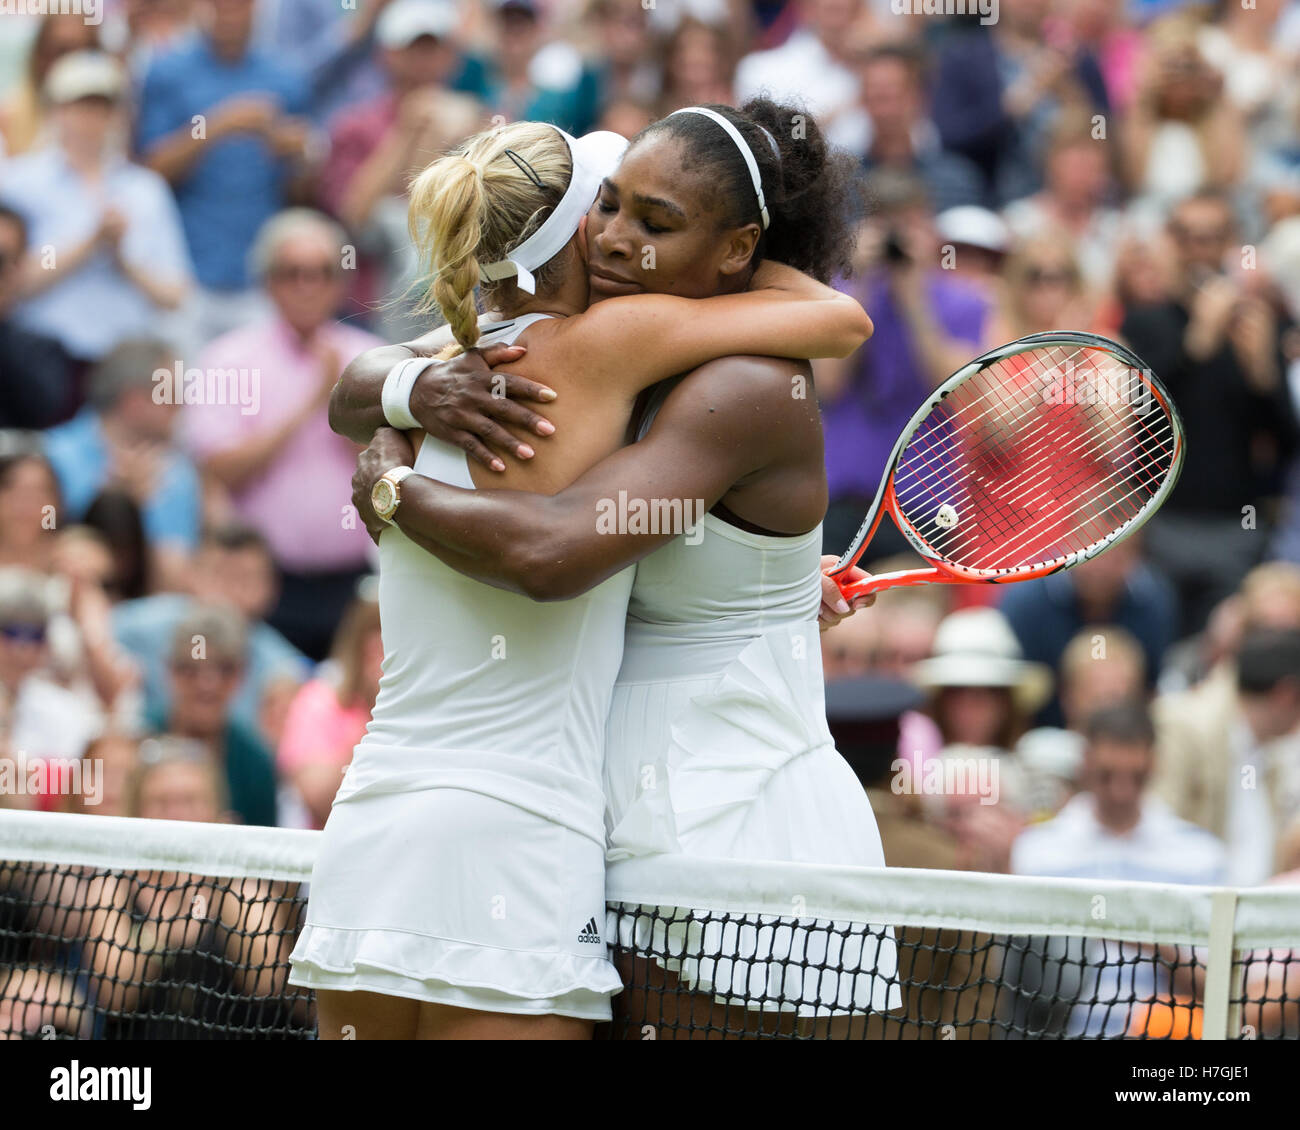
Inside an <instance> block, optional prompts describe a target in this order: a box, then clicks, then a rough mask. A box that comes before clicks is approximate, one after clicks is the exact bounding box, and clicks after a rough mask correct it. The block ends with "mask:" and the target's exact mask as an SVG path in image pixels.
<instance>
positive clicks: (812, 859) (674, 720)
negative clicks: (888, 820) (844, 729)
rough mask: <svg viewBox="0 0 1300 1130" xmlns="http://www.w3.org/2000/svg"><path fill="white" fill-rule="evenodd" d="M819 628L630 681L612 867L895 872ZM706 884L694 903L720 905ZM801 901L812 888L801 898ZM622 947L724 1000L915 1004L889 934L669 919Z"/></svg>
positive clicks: (615, 733) (616, 707)
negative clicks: (832, 695) (888, 865)
mask: <svg viewBox="0 0 1300 1130" xmlns="http://www.w3.org/2000/svg"><path fill="white" fill-rule="evenodd" d="M817 647H818V640H817V629H816V626H815V625H812V624H809V625H802V624H801V625H791V626H786V627H782V628H779V629H775V630H773V631H770V632H768V633H766V634H765V635H763V636H760V637H758V638H757V639H754V640H753V641H752V642H750V643H748V644H747V645H745V646H744V647H743V649H742V650H741V651H740V653H739V654H738V655H737V656H736V658H735V659H734V660H733V661H732V662H731V664H730V665H729V666H728V667H727V668H726V670H725V671H724V672H723V673H722V674H721V676H716V675H715V676H711V677H709V678H706V679H698V678H696V679H692V678H685V679H672V680H661V681H645V682H620V683H619V685H618V686H617V687H616V688H615V692H614V701H613V706H612V709H611V715H610V723H609V729H608V733H607V741H606V766H605V773H606V780H605V797H606V812H605V821H606V829H607V833H608V837H609V849H608V858H609V860H610V862H615V861H618V860H622V859H630V858H637V857H645V856H653V855H655V854H660V853H663V854H666V855H690V856H701V857H707V858H714V859H743V860H754V861H762V860H786V861H792V862H803V863H828V864H847V865H851V866H859V867H884V866H885V855H884V850H883V848H882V846H881V842H880V832H879V831H878V829H877V827H876V820H875V816H874V815H873V813H872V811H871V803H870V801H868V799H867V796H866V793H865V792H864V791H863V788H862V785H861V783H860V782H859V781H858V779H857V777H856V776H855V775H854V773H853V770H852V769H850V768H849V765H848V763H847V762H846V761H845V760H844V759H843V758H842V757H841V756H840V755H839V753H838V752H836V750H835V747H834V744H833V742H832V740H831V737H830V732H829V730H828V728H827V726H826V719H825V705H824V693H823V689H822V683H821V678H822V676H821V667H820V655H819V652H818V651H817V650H816V649H817ZM709 894H710V892H709V891H707V890H701V891H700V892H699V897H698V899H694V900H693V901H692V907H691V909H695V910H703V911H707V910H708V909H709ZM790 898H791V908H792V910H797V908H798V892H797V891H791V892H790ZM646 910H647V913H646V914H644V915H635V916H633V915H630V914H628V913H619V914H616V915H615V914H612V915H611V922H612V923H613V922H617V931H618V943H619V945H620V946H622V947H624V948H629V949H632V950H634V951H637V952H642V953H650V954H654V955H656V960H658V961H659V963H660V964H661V965H664V966H665V967H666V968H669V969H671V970H672V971H674V972H676V973H678V974H679V976H680V977H681V978H682V979H683V980H684V981H685V983H686V984H687V986H688V987H690V988H692V989H698V990H700V991H704V992H711V993H712V994H713V995H714V997H715V999H717V1000H718V1001H720V1002H723V1003H729V1004H739V1003H745V1004H747V1005H749V1006H750V1007H755V1008H762V1009H772V1010H776V1009H779V1010H785V1011H797V1012H798V1013H800V1014H801V1015H816V1016H828V1015H835V1014H838V1013H843V1012H865V1011H870V1010H878V1011H879V1010H889V1009H892V1008H896V1007H898V1006H899V1005H900V1004H901V992H900V989H899V986H898V982H897V975H896V974H897V950H896V946H895V942H894V935H893V932H892V930H891V929H889V928H888V927H883V928H882V927H875V926H868V925H867V924H864V923H841V922H830V921H820V920H803V919H799V918H798V917H796V916H791V917H790V918H780V919H772V918H762V919H759V918H757V917H754V918H752V919H737V918H736V916H734V915H732V916H729V919H728V921H726V922H722V921H707V920H706V921H704V922H702V923H701V922H690V923H666V922H665V921H664V918H663V916H662V915H651V914H650V913H649V908H646Z"/></svg>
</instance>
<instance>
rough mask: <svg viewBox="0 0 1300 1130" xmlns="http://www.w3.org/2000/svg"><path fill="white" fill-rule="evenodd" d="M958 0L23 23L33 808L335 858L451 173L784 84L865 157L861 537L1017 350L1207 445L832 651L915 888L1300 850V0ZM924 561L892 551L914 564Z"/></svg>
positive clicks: (26, 792)
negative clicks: (1030, 340)
mask: <svg viewBox="0 0 1300 1130" xmlns="http://www.w3.org/2000/svg"><path fill="white" fill-rule="evenodd" d="M74 7H75V8H76V10H77V11H81V8H80V7H79V6H74ZM933 7H937V8H938V9H942V8H943V5H937V6H933ZM949 7H950V8H957V9H960V8H962V7H963V5H949ZM913 9H916V11H915V12H913V11H912V10H913ZM921 9H922V5H920V4H919V3H918V4H902V3H898V2H891V0H644V2H643V0H461V2H458V3H454V4H453V3H452V2H451V0H358V2H357V3H356V4H355V5H340V4H339V3H337V2H336V0H116V2H114V0H103V4H102V7H99V6H97V7H96V8H95V9H94V10H95V11H96V12H97V13H98V16H99V18H93V19H92V18H89V17H88V16H87V15H85V14H62V15H60V14H55V15H48V16H23V15H11V14H5V15H0V734H2V735H3V739H2V740H3V743H4V752H5V756H6V759H7V763H9V764H11V765H13V764H18V765H19V766H20V767H24V768H22V772H21V773H20V774H19V775H18V776H17V777H12V776H11V778H10V779H11V780H21V781H23V782H27V781H28V777H30V782H29V783H30V787H27V785H26V784H24V785H22V786H21V787H20V786H17V785H16V786H15V787H12V788H9V789H6V790H4V791H3V794H2V795H0V805H8V806H20V807H22V806H26V807H41V808H58V809H65V810H74V811H88V812H95V813H100V814H106V815H135V816H146V817H161V818H180V819H198V820H233V821H241V822H244V823H249V824H279V825H282V826H290V827H309V828H310V827H314V828H319V827H321V826H322V825H323V823H324V820H325V818H326V815H327V814H328V811H329V806H330V802H331V800H332V798H333V795H334V791H335V789H336V788H337V786H338V783H339V780H340V776H341V772H342V770H343V769H344V768H345V767H346V765H347V763H348V761H349V759H350V756H351V749H352V747H353V745H354V744H355V742H356V741H357V739H358V738H359V737H360V735H361V734H362V732H363V731H364V728H365V726H366V723H367V720H368V717H369V712H370V709H371V706H372V704H373V702H374V700H375V696H376V693H377V683H378V679H379V672H380V662H381V659H382V645H381V642H380V636H379V622H378V613H377V608H376V603H375V590H374V578H373V576H372V574H371V569H372V561H373V558H372V555H371V546H370V543H369V541H368V539H367V537H366V533H365V531H364V529H363V528H362V527H361V525H360V523H359V522H358V521H357V520H356V517H355V515H354V514H352V513H351V510H350V507H349V505H348V503H349V498H350V486H349V480H350V477H351V473H352V469H353V464H354V459H355V454H356V449H355V447H353V446H352V445H351V444H349V443H348V442H347V441H345V440H343V439H341V438H340V437H338V436H336V435H334V434H333V433H332V432H331V431H330V429H329V426H328V422H327V419H326V404H327V399H328V394H329V392H330V389H331V388H332V386H333V384H334V383H335V381H336V380H337V378H338V376H339V374H340V372H341V370H342V368H343V366H344V365H345V364H346V363H347V362H348V361H349V360H351V359H352V358H353V357H355V356H356V355H357V354H358V353H360V352H362V351H364V350H365V349H368V348H370V347H371V346H374V345H377V344H379V343H381V342H390V341H398V340H405V339H407V338H409V337H411V336H414V335H415V334H416V333H417V332H422V331H423V330H424V329H426V328H428V327H427V326H426V325H423V324H422V323H421V322H420V321H419V320H418V319H416V318H415V317H414V316H413V313H412V311H413V308H414V306H415V304H416V302H417V300H418V298H419V295H418V294H417V293H415V287H416V284H417V283H418V277H417V273H416V272H417V264H416V262H415V257H414V253H413V251H412V249H411V246H410V241H409V239H408V237H407V233H406V202H405V191H406V185H407V183H408V181H409V179H410V177H411V175H412V174H413V173H414V172H415V171H417V170H419V169H421V168H422V167H424V166H425V165H426V164H427V163H428V162H429V161H430V160H432V159H434V158H436V157H437V156H438V155H439V154H441V153H444V152H446V151H447V149H448V148H449V147H451V146H453V145H454V144H455V143H457V142H458V141H459V140H460V139H462V138H463V137H465V136H466V135H467V134H470V133H472V132H474V131H476V130H478V129H481V128H485V127H487V126H489V125H490V124H491V123H492V122H493V121H506V120H517V119H523V118H533V119H541V120H546V121H550V122H553V123H555V124H557V125H560V126H562V127H563V128H565V129H567V130H569V131H571V132H573V133H581V132H583V131H586V130H589V129H592V128H604V129H613V130H617V131H619V132H621V133H624V134H626V135H628V136H631V135H633V134H635V133H636V132H637V131H638V130H639V129H641V128H642V127H643V126H645V125H646V124H648V123H649V122H651V121H652V120H654V119H655V118H657V117H659V116H661V115H663V114H665V113H667V112H669V111H671V110H673V109H675V108H678V107H681V106H684V105H691V104H697V103H702V102H722V103H731V104H740V103H741V102H743V101H744V100H745V99H746V98H748V97H750V96H752V95H754V94H757V93H758V92H760V91H764V92H769V93H772V94H774V95H778V96H780V97H781V98H783V99H786V100H792V101H795V102H798V103H801V104H803V105H805V106H806V107H807V109H808V110H809V112H811V113H812V114H814V115H816V117H817V118H818V120H819V121H820V122H821V124H822V125H823V126H824V127H825V129H826V131H827V133H828V135H829V137H830V138H831V139H832V140H833V142H834V143H835V144H836V145H838V146H841V147H843V148H845V149H847V150H849V151H850V152H852V153H853V154H854V155H855V156H856V157H857V158H858V159H859V160H860V164H861V183H862V188H863V194H862V196H863V210H862V215H861V217H860V239H859V242H858V253H857V264H856V269H855V271H854V273H853V275H852V277H849V278H846V279H844V280H842V281H841V282H840V284H839V285H840V286H841V287H842V288H843V289H845V290H846V291H847V292H849V293H851V294H853V295H855V296H856V297H857V298H859V300H860V301H861V302H862V304H863V305H864V306H865V308H866V309H867V311H868V312H869V313H870V315H871V317H872V318H873V320H874V322H875V327H876V330H875V335H874V337H873V338H872V339H871V340H870V341H869V342H868V343H867V344H866V345H865V346H864V347H863V348H862V349H861V350H859V352H858V353H857V354H855V355H854V356H852V357H850V358H848V359H847V360H845V361H837V362H825V363H822V362H819V363H818V364H817V373H816V375H817V389H818V395H819V398H820V400H821V404H822V412H823V418H824V421H825V429H826V452H827V455H826V458H827V470H828V477H829V485H830V496H831V501H830V509H829V512H828V514H827V518H826V523H825V539H826V551H827V552H829V553H838V552H839V551H840V550H842V549H843V547H844V546H845V545H847V544H848V542H849V541H850V539H851V537H852V534H853V532H854V531H855V530H856V528H857V526H858V523H859V522H860V521H861V518H862V515H863V513H864V512H865V510H866V508H867V505H868V503H869V501H870V498H871V496H872V495H873V494H874V492H875V489H876V485H877V482H878V480H879V477H880V474H881V471H882V469H883V467H884V463H885V460H886V458H887V455H888V453H889V450H890V448H891V447H892V445H893V442H894V440H895V438H896V436H897V434H898V433H899V431H900V429H901V427H902V426H903V424H904V423H905V422H906V421H907V419H908V417H909V416H910V415H911V413H912V412H913V410H914V409H915V407H916V406H917V405H918V404H919V403H920V402H921V400H922V399H923V397H924V395H925V394H926V393H927V392H928V391H929V390H930V389H932V388H934V387H935V386H936V385H937V384H938V383H940V382H941V381H942V380H943V379H944V378H945V377H946V376H947V375H948V374H949V373H951V372H952V371H954V370H956V369H957V368H959V367H960V366H961V365H963V364H964V363H965V362H966V361H967V360H969V359H970V358H971V357H973V356H974V355H976V354H977V353H979V352H980V351H982V350H983V349H985V348H988V347H990V346H992V345H994V344H998V343H1001V342H1003V341H1007V340H1010V339H1012V338H1014V337H1018V336H1021V335H1024V334H1029V333H1033V332H1037V331H1042V330H1049V329H1058V328H1070V329H1081V330H1091V331H1094V332H1099V333H1103V334H1106V335H1109V336H1113V337H1116V338H1119V339H1121V340H1123V341H1125V342H1126V343H1128V344H1129V345H1130V346H1131V347H1132V348H1133V349H1134V350H1135V351H1136V352H1137V354H1138V355H1139V356H1141V357H1142V358H1143V359H1144V360H1145V361H1146V362H1147V363H1148V364H1149V365H1150V366H1151V368H1152V369H1153V370H1154V371H1155V372H1156V373H1157V374H1158V375H1159V377H1160V378H1161V379H1162V380H1163V382H1164V383H1165V384H1166V386H1167V387H1168V388H1169V390H1170V392H1171V393H1172V395H1173V397H1174V399H1175V400H1176V401H1177V403H1178V405H1179V407H1180V409H1181V412H1182V415H1183V419H1184V423H1185V426H1186V431H1187V441H1188V449H1189V452H1190V454H1189V458H1188V461H1187V464H1186V469H1185V470H1184V472H1183V475H1182V480H1181V482H1180V484H1179V486H1178V487H1177V489H1176V490H1175V492H1174V494H1173V495H1172V497H1171V498H1170V500H1169V502H1168V504H1167V505H1166V506H1165V508H1164V510H1163V511H1162V512H1161V514H1160V515H1159V516H1158V517H1157V518H1156V519H1155V520H1154V521H1152V522H1151V523H1150V524H1149V525H1148V526H1147V527H1146V528H1145V529H1144V530H1143V531H1142V533H1141V534H1140V535H1139V536H1138V537H1134V538H1132V539H1130V540H1128V541H1127V542H1125V543H1123V544H1122V545H1121V546H1120V547H1119V548H1117V549H1115V550H1114V551H1112V552H1110V553H1108V554H1107V555H1105V556H1103V557H1101V558H1099V559H1097V560H1096V561H1093V562H1091V563H1089V564H1087V565H1085V566H1083V567H1081V568H1078V569H1076V570H1073V571H1070V572H1067V573H1064V574H1061V575H1059V576H1055V577H1051V578H1048V579H1046V580H1041V581H1034V582H1030V583H1026V584H1023V585H1018V586H1012V587H1008V588H1005V589H1003V588H1000V587H989V588H978V589H976V588H963V589H958V588H939V587H935V588H930V589H906V590H899V591H896V592H894V593H890V594H888V595H886V596H884V597H882V598H881V599H880V601H879V602H878V604H877V605H876V607H875V608H873V609H871V610H870V611H869V612H864V613H860V614H858V615H856V616H854V617H852V618H851V619H849V620H847V621H845V622H844V623H842V624H840V625H838V626H837V627H835V628H834V629H832V630H831V631H828V632H827V633H825V635H824V636H823V658H824V662H825V668H826V674H827V679H828V684H829V689H828V703H829V704H830V714H831V721H832V725H833V727H834V728H836V729H837V737H838V738H839V739H840V743H841V747H842V748H843V749H845V751H846V753H847V754H849V755H850V759H851V760H852V761H853V763H854V765H855V768H857V769H858V772H859V775H860V776H861V777H862V779H863V782H864V784H865V785H866V786H867V787H868V789H869V790H870V792H871V795H872V798H873V802H874V805H875V808H876V811H877V814H878V817H879V819H880V823H881V828H882V834H883V836H884V840H885V851H886V856H887V858H888V861H889V863H890V864H891V865H896V866H928V867H943V868H959V869H960V868H973V869H981V870H990V871H1013V872H1019V873H1024V874H1043V875H1076V876H1081V875H1086V876H1098V877H1115V878H1139V879H1156V880H1159V881H1165V882H1191V883H1211V882H1227V881H1231V882H1235V883H1241V884H1256V883H1261V882H1265V881H1267V880H1270V879H1271V878H1273V877H1277V876H1281V877H1283V879H1285V878H1286V873H1287V872H1295V871H1297V869H1300V738H1298V737H1297V736H1296V735H1297V731H1298V730H1300V443H1298V442H1297V441H1298V440H1300V328H1298V327H1297V322H1300V3H1296V2H1291V3H1283V2H1282V0H1251V2H1250V3H1248V4H1247V3H1238V2H1224V3H1219V4H1211V3H1206V4H1193V3H1186V2H1180V0H1000V3H997V4H993V5H991V6H986V9H987V10H986V11H985V14H984V15H983V16H981V15H980V14H979V13H978V12H974V13H972V14H970V15H964V14H956V15H943V14H923V13H922V11H921ZM85 10H86V11H87V12H88V11H90V8H89V7H87V8H86V9H85ZM900 12H902V13H903V14H900ZM906 550H907V547H906V543H905V542H903V541H902V540H901V538H893V537H892V536H891V534H890V532H889V530H887V529H886V530H885V531H884V532H882V534H881V535H880V537H879V538H878V540H877V543H876V544H875V545H874V546H873V552H875V554H876V556H877V557H879V558H883V559H884V560H877V561H874V562H870V563H869V565H870V567H871V568H872V569H873V571H880V570H882V569H888V568H905V567H907V566H908V564H909V561H908V559H907V558H906V556H905V555H906ZM900 555H902V556H900ZM81 758H89V759H91V761H92V762H93V763H94V765H95V766H97V767H98V770H99V777H98V779H97V780H96V781H95V788H94V791H93V793H92V791H91V790H90V789H89V788H87V787H85V783H84V782H83V784H82V787H81V788H79V789H75V788H71V787H68V786H69V781H68V780H66V779H65V776H64V775H66V774H68V773H70V772H71V770H70V768H68V763H70V762H72V761H75V760H77V759H81ZM59 766H62V768H59ZM954 773H955V774H956V776H954ZM963 773H964V774H965V775H964V776H963ZM23 774H27V776H24V775H23ZM936 781H937V782H939V784H938V785H937V786H936V785H935V782H936ZM954 781H955V782H956V784H954Z"/></svg>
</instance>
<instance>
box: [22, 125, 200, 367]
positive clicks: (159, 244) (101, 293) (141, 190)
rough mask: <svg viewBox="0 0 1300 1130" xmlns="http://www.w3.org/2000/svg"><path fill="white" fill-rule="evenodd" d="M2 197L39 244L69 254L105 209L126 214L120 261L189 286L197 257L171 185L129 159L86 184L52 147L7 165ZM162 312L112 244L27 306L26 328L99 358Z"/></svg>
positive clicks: (145, 332)
mask: <svg viewBox="0 0 1300 1130" xmlns="http://www.w3.org/2000/svg"><path fill="white" fill-rule="evenodd" d="M0 201H3V202H4V203H5V204H7V205H9V206H10V207H11V208H13V209H14V210H15V211H16V212H19V213H20V214H21V215H22V216H23V217H24V218H25V219H26V220H27V226H28V233H27V243H28V246H29V247H32V248H43V247H52V248H54V250H55V252H56V253H59V252H62V253H64V254H66V253H68V252H69V251H71V250H72V249H73V248H74V247H76V246H77V245H78V244H81V243H84V242H85V241H86V240H87V239H89V238H90V237H91V236H92V235H94V233H95V229H96V228H98V227H99V224H100V221H101V219H102V218H103V215H104V211H105V210H106V209H107V208H115V209H117V211H119V212H120V213H122V215H123V216H125V218H126V231H125V233H124V234H123V236H122V245H121V247H122V257H123V258H124V259H126V260H127V262H129V263H131V264H132V265H133V266H136V267H143V268H147V269H148V270H150V271H152V272H153V274H154V275H155V277H157V278H158V279H160V280H163V281H166V282H188V281H189V279H190V277H191V271H190V258H189V254H188V253H187V251H186V248H185V237H184V235H183V233H182V231H181V219H180V216H179V215H178V214H177V211H176V203H175V201H174V200H173V199H172V194H171V190H170V189H169V188H168V187H167V182H166V181H164V180H163V179H162V177H160V176H159V175H158V174H157V173H155V172H153V171H152V170H150V169H146V168H142V167H141V166H139V165H132V164H130V163H129V162H128V161H125V160H123V159H121V158H117V159H114V160H110V161H109V162H108V163H107V165H106V166H105V168H104V171H103V176H102V177H101V178H100V179H99V180H98V181H95V182H93V183H90V182H87V181H86V180H85V179H83V177H82V176H81V174H80V173H79V172H77V170H76V169H74V168H73V167H72V166H71V165H70V164H68V160H67V158H66V157H65V156H64V153H63V150H62V149H60V148H59V147H57V146H49V147H47V148H45V149H39V150H36V151H35V152H33V153H25V154H23V155H22V156H21V157H15V158H14V159H13V160H12V161H10V162H8V164H6V165H5V168H4V184H3V187H0ZM159 313H160V311H159V309H158V307H157V306H155V305H154V304H153V301H152V300H151V299H150V298H149V297H148V296H147V295H146V294H145V293H144V291H142V290H140V288H139V287H137V286H136V285H135V284H134V283H132V282H130V281H129V280H128V279H127V278H126V276H125V275H123V274H122V271H121V269H120V268H119V267H118V265H117V263H116V262H115V261H114V259H113V256H112V255H111V254H110V252H109V251H108V249H107V248H105V247H100V248H99V249H97V250H96V251H95V252H94V254H93V255H91V256H90V258H88V259H87V260H86V262H85V263H83V264H82V266H81V267H79V268H78V269H77V270H75V271H72V272H70V273H69V274H67V275H65V276H63V277H61V278H60V279H59V281H58V282H56V283H55V284H54V285H53V286H51V287H49V288H48V289H46V290H43V291H41V292H40V293H39V294H36V295H34V296H32V297H31V298H29V299H27V300H26V301H25V302H22V303H20V304H19V306H18V307H17V309H16V311H15V318H16V320H17V321H18V323H19V324H20V325H22V326H24V327H26V328H27V329H29V330H33V331H35V332H37V333H41V334H44V335H46V336H47V337H52V338H54V339H55V340H56V341H57V342H58V343H59V344H60V345H62V346H63V348H64V349H65V350H66V351H67V352H68V353H70V354H71V355H72V356H73V357H77V358H80V359H82V360H87V361H95V360H98V359H99V358H101V357H103V356H104V354H106V353H108V352H109V350H111V349H112V348H113V347H114V346H115V345H118V344H119V343H120V342H123V341H125V340H127V339H128V338H133V337H147V336H149V335H150V334H151V333H153V332H155V331H156V326H157V322H158V316H159Z"/></svg>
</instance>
